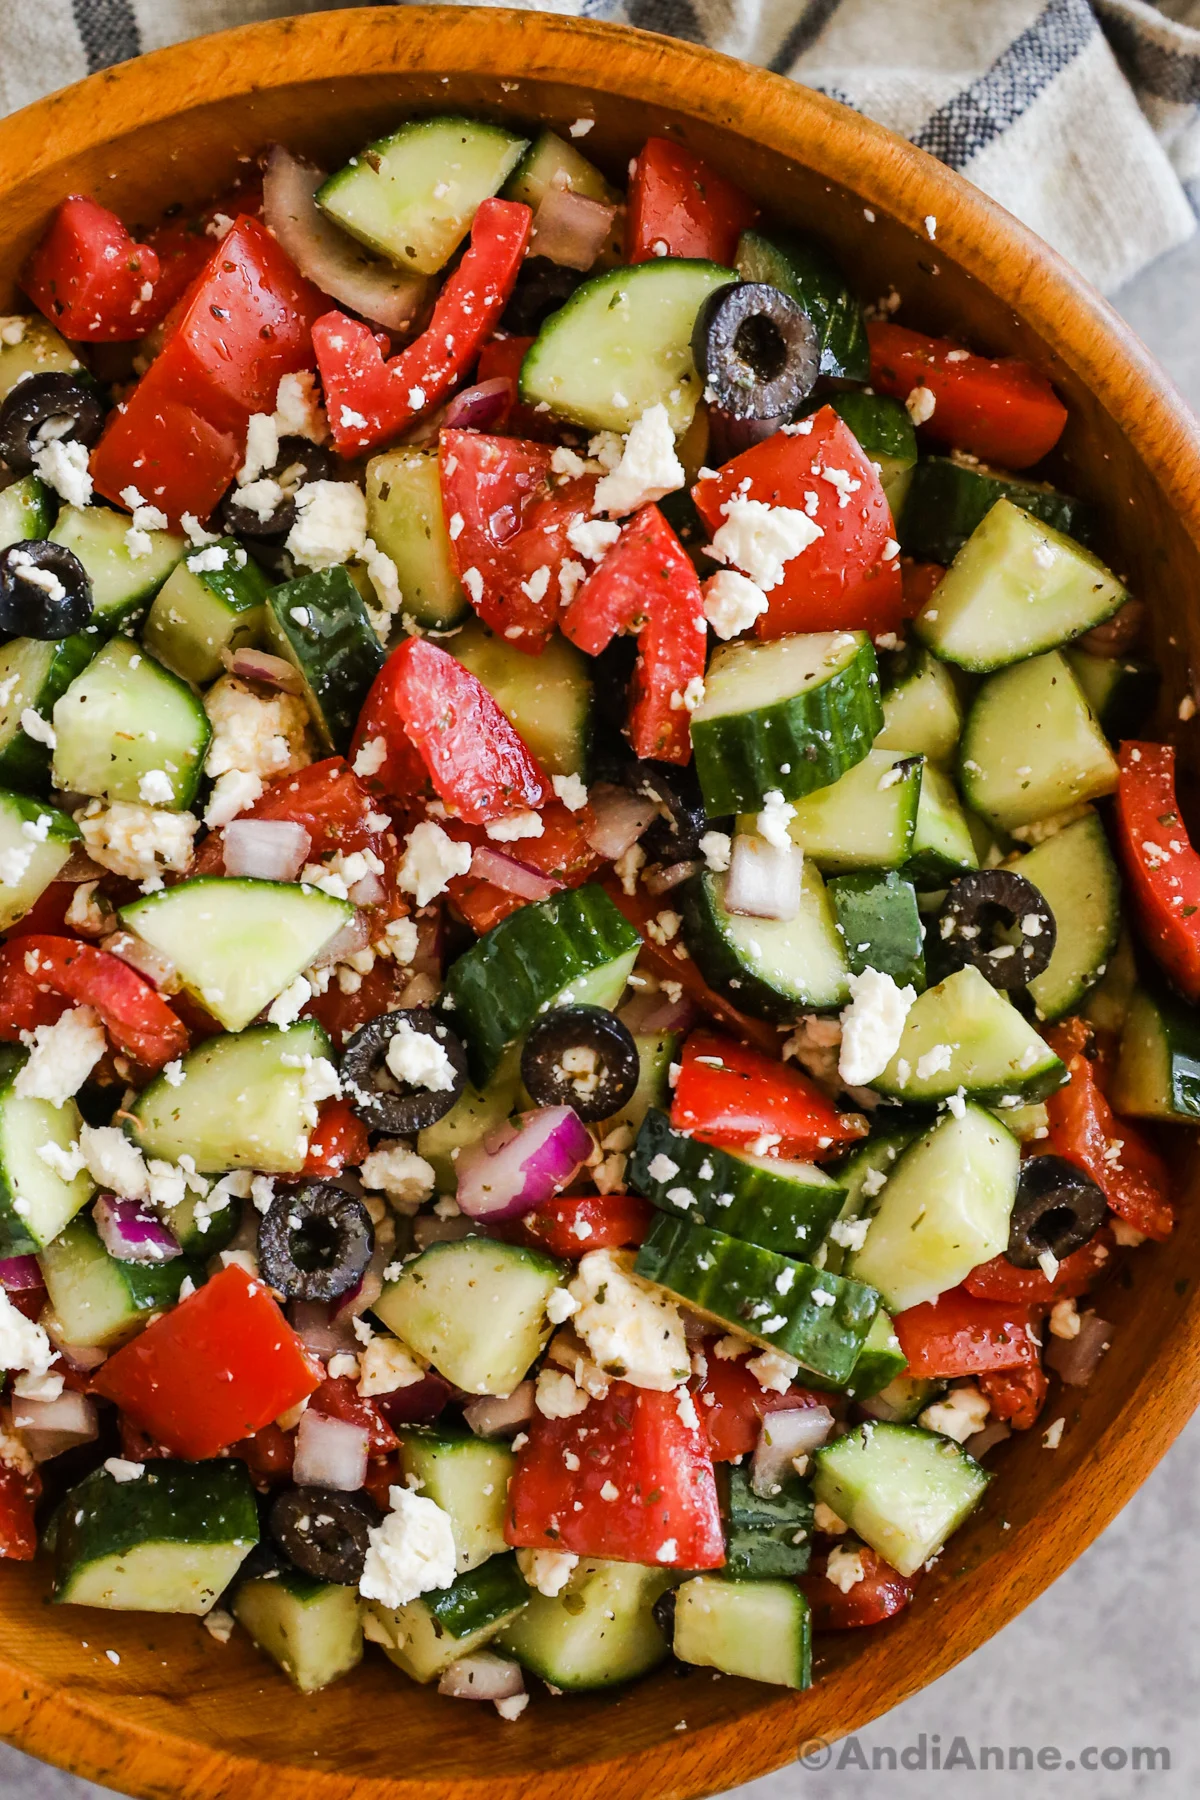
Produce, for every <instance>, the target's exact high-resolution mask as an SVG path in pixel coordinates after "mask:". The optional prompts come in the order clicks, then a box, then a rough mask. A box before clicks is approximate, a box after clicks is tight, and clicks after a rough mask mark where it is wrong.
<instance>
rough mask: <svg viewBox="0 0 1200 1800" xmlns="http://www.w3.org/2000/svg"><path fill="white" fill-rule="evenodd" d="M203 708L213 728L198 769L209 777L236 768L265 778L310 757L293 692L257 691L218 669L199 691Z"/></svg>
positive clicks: (288, 771)
mask: <svg viewBox="0 0 1200 1800" xmlns="http://www.w3.org/2000/svg"><path fill="white" fill-rule="evenodd" d="M204 710H205V712H206V713H207V714H208V719H209V723H210V725H211V726H212V733H213V735H212V739H211V741H210V743H209V746H208V753H207V755H206V756H205V759H204V772H205V774H206V775H209V776H211V777H212V778H213V780H216V779H217V777H219V776H221V775H225V774H227V773H229V772H230V771H232V770H237V771H239V772H240V773H242V774H250V775H257V776H260V777H261V778H262V779H263V780H266V781H271V780H274V779H275V777H276V776H278V775H292V774H295V772H296V770H298V769H303V768H306V767H307V766H308V764H309V763H310V762H311V761H312V756H311V754H310V750H309V728H308V727H309V721H308V708H307V707H306V706H305V704H304V702H303V700H301V699H300V698H299V697H298V695H296V694H284V693H278V692H277V693H273V694H270V695H268V696H266V697H260V696H259V695H258V694H256V693H255V692H254V690H253V689H252V688H251V687H249V686H247V684H246V683H245V682H244V681H241V680H239V679H238V677H237V676H235V675H222V676H221V678H220V680H219V681H215V682H214V683H213V685H212V687H210V688H209V690H208V692H207V693H206V694H205V696H204ZM231 816H232V815H231Z"/></svg>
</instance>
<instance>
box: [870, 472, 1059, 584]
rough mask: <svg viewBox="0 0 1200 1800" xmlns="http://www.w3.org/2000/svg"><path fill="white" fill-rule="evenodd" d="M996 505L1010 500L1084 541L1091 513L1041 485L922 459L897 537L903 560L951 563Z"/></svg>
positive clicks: (1034, 516) (1012, 476) (1043, 520)
mask: <svg viewBox="0 0 1200 1800" xmlns="http://www.w3.org/2000/svg"><path fill="white" fill-rule="evenodd" d="M997 500H1010V501H1011V502H1012V504H1013V505H1014V506H1019V507H1020V508H1021V510H1022V512H1027V513H1029V514H1031V515H1032V517H1033V518H1035V519H1039V520H1041V522H1042V523H1043V524H1044V525H1052V526H1053V527H1054V529H1055V530H1056V531H1062V532H1065V533H1066V534H1067V536H1068V537H1071V538H1075V539H1079V540H1082V541H1084V542H1086V541H1087V538H1088V535H1089V532H1090V527H1091V518H1090V511H1091V509H1090V508H1089V507H1088V506H1086V505H1085V504H1084V502H1083V501H1081V500H1074V499H1072V498H1071V496H1070V495H1069V494H1060V493H1058V492H1057V490H1056V489H1054V488H1052V487H1050V486H1049V485H1048V484H1047V483H1046V482H1042V481H1026V480H1025V479H1024V478H1023V477H1020V476H1017V475H1006V474H1005V473H1004V472H1003V471H1002V470H1000V469H989V468H986V467H985V466H984V464H983V463H964V462H956V461H955V460H954V458H953V457H949V456H927V457H922V459H921V461H920V462H919V463H918V465H917V467H916V469H915V470H914V471H913V476H912V482H911V485H910V487H909V490H908V496H907V498H906V500H905V502H904V509H903V511H902V512H900V513H899V514H898V515H897V531H896V535H897V537H898V538H899V539H900V547H901V549H902V550H903V551H904V553H905V555H906V556H915V557H918V558H920V559H921V560H923V561H927V562H936V563H951V562H953V561H954V558H955V557H956V556H957V555H958V553H959V551H960V550H961V549H962V547H963V545H964V544H965V543H966V541H967V539H968V538H969V537H970V536H971V533H972V532H973V531H975V530H976V528H977V527H978V526H980V525H982V524H983V521H984V520H985V519H986V518H987V516H988V514H989V513H990V512H991V510H992V508H993V507H994V506H995V504H996V502H997Z"/></svg>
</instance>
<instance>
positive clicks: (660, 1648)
mask: <svg viewBox="0 0 1200 1800" xmlns="http://www.w3.org/2000/svg"><path fill="white" fill-rule="evenodd" d="M670 1585H671V1574H670V1571H669V1570H667V1569H653V1568H645V1567H643V1566H642V1565H641V1564H639V1563H619V1562H597V1561H593V1560H585V1561H581V1562H580V1563H579V1565H578V1567H577V1568H575V1569H573V1570H572V1571H571V1576H570V1579H569V1581H568V1582H567V1585H566V1587H565V1588H564V1589H563V1591H562V1593H561V1594H558V1595H557V1596H556V1597H555V1598H554V1599H553V1600H551V1599H548V1598H547V1597H546V1595H544V1594H537V1593H531V1594H530V1597H529V1604H528V1606H527V1607H526V1608H525V1609H524V1611H523V1612H522V1613H521V1615H520V1617H519V1618H517V1619H515V1620H514V1621H513V1623H512V1624H511V1625H508V1626H506V1627H505V1628H504V1630H503V1631H502V1632H501V1634H500V1638H499V1640H498V1643H497V1648H498V1649H499V1650H501V1651H502V1652H503V1653H504V1654H505V1655H506V1656H514V1657H516V1659H517V1661H518V1662H519V1663H521V1664H522V1666H523V1667H524V1668H526V1669H528V1670H530V1671H531V1673H532V1674H534V1675H538V1676H540V1677H541V1679H542V1680H543V1681H548V1682H550V1683H552V1685H553V1686H554V1687H556V1688H562V1689H563V1690H564V1691H566V1692H568V1693H570V1692H577V1691H579V1690H581V1689H586V1688H604V1687H612V1686H613V1685H614V1684H615V1683H617V1682H620V1681H632V1680H634V1679H635V1677H637V1676H638V1675H645V1674H646V1673H648V1671H649V1670H651V1669H653V1668H656V1667H657V1666H658V1664H659V1663H661V1662H663V1661H665V1659H666V1656H667V1641H666V1639H665V1638H664V1636H663V1634H662V1631H661V1630H660V1628H659V1625H658V1622H657V1620H656V1619H655V1617H654V1603H655V1601H656V1600H658V1599H660V1598H661V1596H662V1595H663V1594H664V1593H665V1592H666V1591H667V1589H668V1588H669V1587H670Z"/></svg>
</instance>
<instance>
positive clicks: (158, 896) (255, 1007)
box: [120, 875, 354, 1031]
mask: <svg viewBox="0 0 1200 1800" xmlns="http://www.w3.org/2000/svg"><path fill="white" fill-rule="evenodd" d="M353 916H354V908H353V907H352V906H351V905H350V903H349V902H348V901H346V900H335V899H334V898H333V896H332V895H330V894H326V893H323V892H322V890H321V889H320V888H314V887H305V886H302V885H301V884H299V883H297V882H287V881H255V880H251V879H250V878H249V877H240V878H234V877H231V876H210V875H202V876H200V877H198V878H197V879H196V880H194V881H180V882H178V883H176V885H175V886H174V887H171V888H163V889H161V890H160V891H159V892H158V893H155V894H146V895H144V896H143V897H142V899H140V900H135V901H133V903H132V904H131V905H129V906H123V907H122V908H121V912H120V919H121V923H122V925H124V926H126V927H127V929H128V930H130V931H133V932H136V933H137V935H138V937H140V938H141V939H142V941H143V943H146V944H149V945H151V947H152V948H153V949H155V950H158V951H159V952H160V953H161V954H162V955H163V956H165V957H166V958H167V959H168V961H169V962H171V963H172V964H173V965H174V967H175V970H176V972H177V973H178V975H179V978H180V980H181V981H182V983H183V985H184V987H185V988H186V989H187V991H188V993H189V994H191V995H192V996H193V997H194V998H195V999H196V1000H198V1001H199V1002H200V1004H201V1006H203V1007H204V1008H205V1009H206V1010H207V1011H208V1012H210V1013H211V1014H212V1016H213V1018H214V1019H216V1021H217V1023H218V1024H220V1025H223V1026H224V1027H225V1029H226V1031H240V1030H241V1029H242V1027H243V1026H244V1025H249V1023H250V1021H251V1019H254V1018H257V1016H258V1014H259V1013H260V1012H262V1010H263V1008H264V1007H266V1006H269V1005H270V1003H271V1002H272V1001H273V1000H274V999H276V998H277V996H278V995H280V994H282V992H283V990H284V989H285V988H286V987H287V986H288V985H289V984H290V983H291V982H292V981H294V980H295V978H296V976H297V975H299V974H300V973H301V971H302V970H304V969H307V968H308V967H309V966H310V965H311V964H312V963H313V962H315V961H316V959H317V957H318V955H319V954H320V952H321V951H322V950H323V949H324V947H325V945H326V944H327V943H328V942H329V940H330V938H332V937H336V935H337V933H338V932H339V931H341V929H342V927H343V926H344V925H346V924H347V923H348V922H349V920H350V919H352V918H353Z"/></svg>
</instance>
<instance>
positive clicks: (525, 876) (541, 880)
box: [471, 844, 562, 900]
mask: <svg viewBox="0 0 1200 1800" xmlns="http://www.w3.org/2000/svg"><path fill="white" fill-rule="evenodd" d="M471 873H472V875H474V877H475V878H476V880H477V881H490V882H491V884H492V886H493V887H498V888H501V889H503V891H504V892H505V893H506V894H515V895H516V896H517V898H518V899H520V900H548V899H549V898H550V896H551V894H557V893H558V891H559V889H560V888H561V887H562V882H561V881H551V880H550V878H549V877H548V876H546V875H543V874H541V873H540V871H539V870H537V869H530V868H527V867H526V865H525V864H524V863H520V862H517V861H516V859H515V858H514V857H511V856H504V855H502V854H501V852H500V851H499V850H493V849H491V848H490V847H489V846H488V845H487V844H480V845H479V846H478V847H477V848H476V850H475V853H474V855H473V856H472V858H471Z"/></svg>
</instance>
